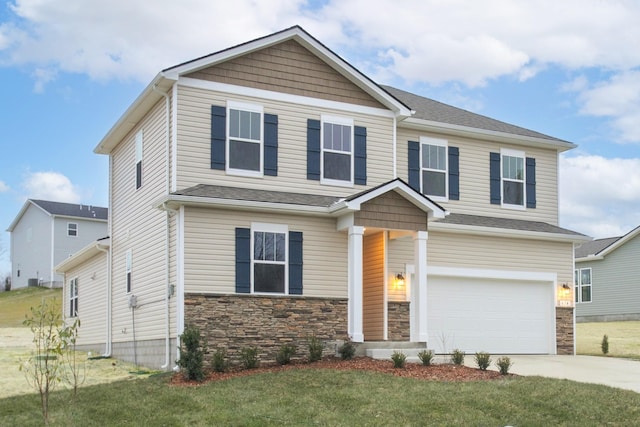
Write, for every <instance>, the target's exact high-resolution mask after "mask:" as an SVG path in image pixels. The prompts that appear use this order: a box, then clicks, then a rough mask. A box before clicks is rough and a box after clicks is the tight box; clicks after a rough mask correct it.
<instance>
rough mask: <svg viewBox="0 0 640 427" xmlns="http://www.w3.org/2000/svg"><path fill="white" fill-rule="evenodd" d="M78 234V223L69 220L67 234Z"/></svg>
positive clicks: (72, 235)
mask: <svg viewBox="0 0 640 427" xmlns="http://www.w3.org/2000/svg"><path fill="white" fill-rule="evenodd" d="M77 235H78V223H76V222H68V223H67V236H70V237H76V236H77Z"/></svg>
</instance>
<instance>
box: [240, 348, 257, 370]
mask: <svg viewBox="0 0 640 427" xmlns="http://www.w3.org/2000/svg"><path fill="white" fill-rule="evenodd" d="M240 359H241V360H242V366H244V367H245V369H254V368H257V367H258V349H257V348H256V347H246V348H243V349H242V350H240Z"/></svg>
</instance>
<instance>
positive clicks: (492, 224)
mask: <svg viewBox="0 0 640 427" xmlns="http://www.w3.org/2000/svg"><path fill="white" fill-rule="evenodd" d="M438 222H439V223H444V224H458V225H468V226H476V227H489V228H502V229H506V230H521V231H537V232H540V233H553V234H566V235H569V236H584V234H581V233H578V232H575V231H572V230H567V229H566V228H562V227H557V226H555V225H551V224H547V223H546V222H539V221H525V220H521V219H510V218H496V217H489V216H480V215H467V214H455V213H452V214H449V215H448V216H447V217H445V218H444V219H441V220H438Z"/></svg>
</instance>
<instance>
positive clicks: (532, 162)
mask: <svg viewBox="0 0 640 427" xmlns="http://www.w3.org/2000/svg"><path fill="white" fill-rule="evenodd" d="M526 165H527V172H526V178H527V179H526V183H527V207H528V208H535V207H536V159H534V158H533V157H527V161H526Z"/></svg>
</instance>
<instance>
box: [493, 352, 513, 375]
mask: <svg viewBox="0 0 640 427" xmlns="http://www.w3.org/2000/svg"><path fill="white" fill-rule="evenodd" d="M496 366H497V367H498V369H499V370H500V374H502V375H507V374H508V373H509V369H510V368H511V367H512V366H513V362H512V361H511V359H509V358H508V357H507V356H502V357H500V358H498V360H497V361H496Z"/></svg>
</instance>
